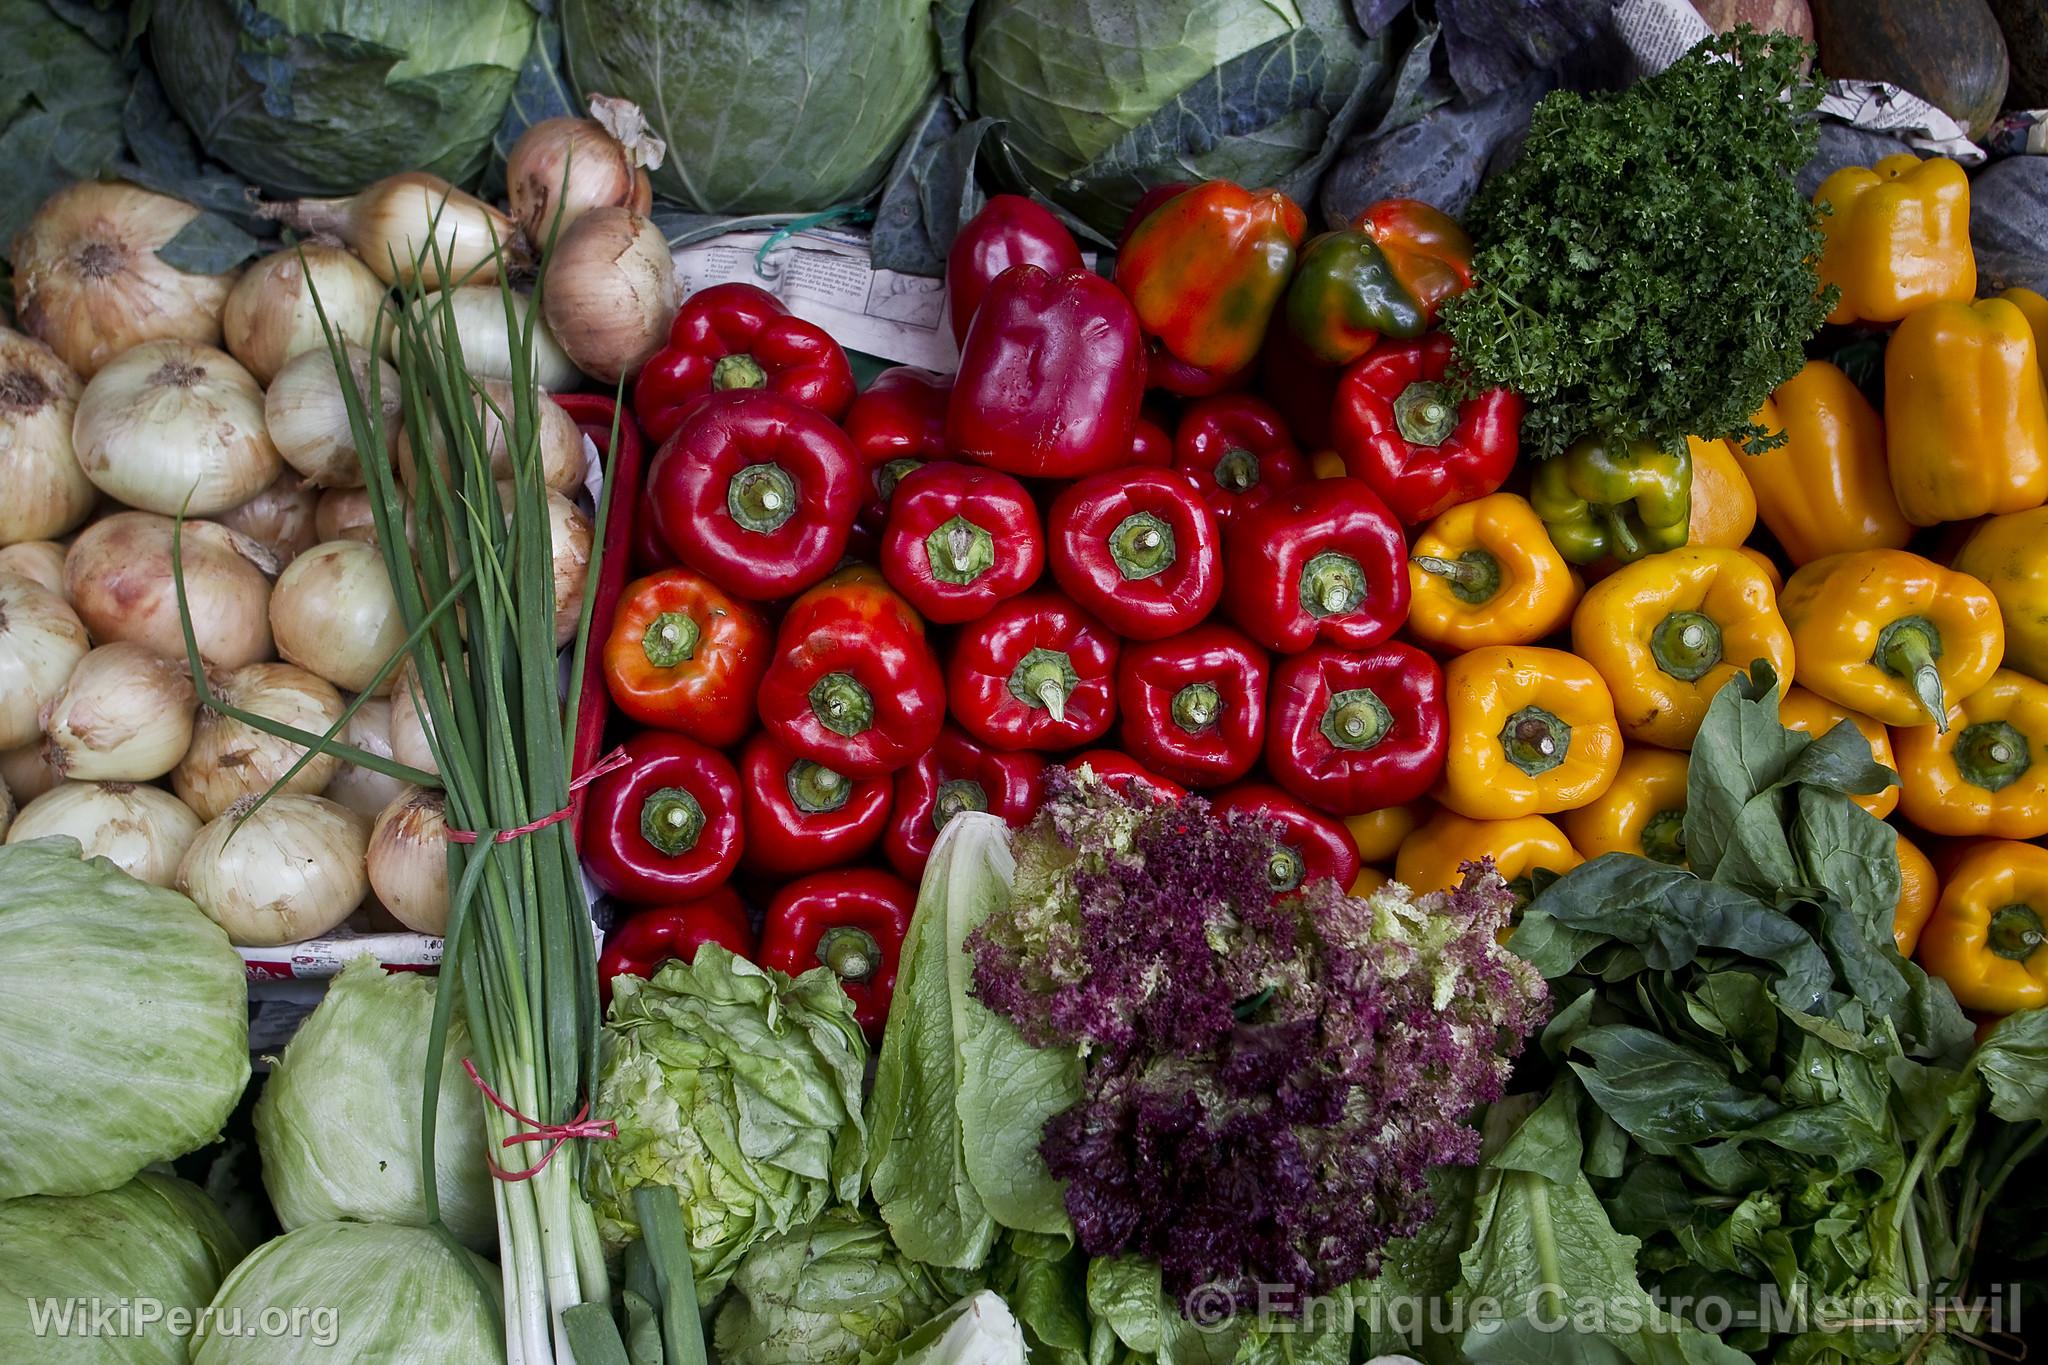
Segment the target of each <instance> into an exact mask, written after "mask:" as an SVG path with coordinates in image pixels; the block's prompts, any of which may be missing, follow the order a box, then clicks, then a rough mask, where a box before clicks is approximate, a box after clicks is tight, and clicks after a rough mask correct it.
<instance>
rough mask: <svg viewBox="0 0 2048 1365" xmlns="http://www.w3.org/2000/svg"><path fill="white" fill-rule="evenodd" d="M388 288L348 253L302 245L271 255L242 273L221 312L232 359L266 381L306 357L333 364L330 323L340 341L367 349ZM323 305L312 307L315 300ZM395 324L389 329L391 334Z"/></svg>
mask: <svg viewBox="0 0 2048 1365" xmlns="http://www.w3.org/2000/svg"><path fill="white" fill-rule="evenodd" d="M389 293H390V290H389V287H388V286H387V285H386V284H385V283H384V281H382V280H380V279H378V278H377V276H376V273H375V272H374V271H372V270H371V269H370V268H369V267H368V266H366V265H364V264H363V263H362V262H361V261H359V260H357V259H356V258H355V256H354V255H353V254H351V253H350V252H349V251H348V250H347V249H346V248H344V247H339V246H335V245H333V244H332V243H329V242H301V243H299V244H298V245H296V246H288V247H285V248H284V249H283V250H281V251H273V252H271V253H270V254H269V255H268V256H265V257H264V258H263V259H262V260H259V261H257V262H256V263H255V264H254V265H252V266H250V267H249V268H248V269H247V270H246V271H244V272H243V274H242V278H241V279H240V280H238V281H236V283H235V287H234V289H233V290H231V291H230V292H229V294H228V299H227V305H226V307H225V308H224V309H223V310H222V312H221V319H220V327H221V335H222V338H223V339H224V340H225V342H226V343H227V348H228V352H229V354H231V355H233V356H234V358H235V359H237V360H239V361H241V362H242V364H243V365H245V366H247V367H248V370H249V373H250V374H253V375H255V376H256V378H257V381H258V382H260V383H263V384H268V383H269V382H270V381H271V380H272V379H274V378H275V377H276V376H277V372H278V371H279V370H282V369H283V368H284V367H285V363H286V362H287V361H289V360H291V359H293V358H294V357H296V356H299V355H303V354H306V353H308V352H314V353H317V354H318V355H319V356H320V358H321V359H322V360H326V359H327V355H328V352H327V333H326V332H325V331H324V330H323V329H322V327H321V322H320V312H321V310H322V309H324V310H325V311H326V314H327V325H328V326H330V327H332V328H333V329H334V330H335V331H336V332H338V333H339V334H340V335H341V337H342V339H343V340H345V341H349V342H352V343H354V344H355V345H358V346H369V345H371V344H373V343H374V342H375V341H376V339H377V335H378V332H377V323H378V319H379V318H381V317H382V316H383V315H384V314H385V313H386V312H387V311H388V309H389V308H390V300H389ZM316 294H317V295H318V296H319V300H320V307H319V308H318V309H316V308H315V307H314V306H313V299H314V296H315V295H316ZM390 331H391V326H390V324H389V323H388V322H387V323H385V325H384V334H385V335H386V336H389V335H390Z"/></svg>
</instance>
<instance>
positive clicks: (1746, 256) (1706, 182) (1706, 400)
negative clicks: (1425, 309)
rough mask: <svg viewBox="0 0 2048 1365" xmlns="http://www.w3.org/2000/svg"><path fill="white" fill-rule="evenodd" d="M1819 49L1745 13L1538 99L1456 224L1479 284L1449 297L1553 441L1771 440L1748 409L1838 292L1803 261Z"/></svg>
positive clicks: (1535, 432) (1790, 363) (1472, 358)
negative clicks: (1670, 61)
mask: <svg viewBox="0 0 2048 1365" xmlns="http://www.w3.org/2000/svg"><path fill="white" fill-rule="evenodd" d="M1810 51H1811V49H1810V48H1809V46H1808V45H1807V44H1806V43H1803V42H1801V41H1799V40H1798V39H1795V38H1790V37H1787V36H1785V35H1783V34H1759V33H1757V32H1755V31H1754V30H1753V29H1751V28H1749V27H1748V26H1747V25H1744V26H1743V27H1742V28H1740V29H1738V30H1737V31H1736V32H1734V33H1731V34H1727V35H1724V36H1722V37H1720V38H1716V39H1711V40H1709V41H1707V42H1704V43H1701V44H1700V45H1699V46H1697V47H1695V48H1694V49H1693V50H1692V51H1691V52H1689V53H1687V54H1686V55H1685V56H1684V57H1682V58H1680V59H1679V60H1678V61H1677V62H1676V63H1675V64H1674V65H1672V66H1671V67H1670V68H1669V69H1668V70H1666V71H1664V72H1662V73H1661V74H1659V75H1656V76H1651V77H1649V78H1648V79H1646V80H1643V81H1639V82H1637V83H1636V84H1635V85H1633V86H1631V87H1629V88H1628V89H1626V90H1623V91H1619V92H1615V93H1609V94H1597V95H1593V96H1589V97H1582V96H1579V95H1577V94H1573V93H1571V92H1569V91H1560V92H1558V93H1555V94H1552V95H1549V96H1547V97H1546V98H1545V99H1544V100H1543V102H1542V103H1541V104H1539V105H1538V106H1537V107H1536V112H1535V116H1534V118H1533V120H1532V121H1531V123H1530V126H1529V136H1528V141H1527V142H1526V144H1525V145H1524V147H1523V150H1522V154H1521V156H1520V158H1519V159H1518V160H1517V161H1516V162H1515V164H1514V165H1513V166H1512V167H1510V168H1509V169H1508V170H1507V171H1506V172H1504V173H1503V174H1501V175H1499V176H1496V177H1495V178H1494V179H1492V180H1490V181H1489V182H1487V184H1486V185H1485V187H1484V188H1483V189H1482V190H1481V191H1480V193H1479V196H1478V198H1477V199H1476V200H1475V201H1474V202H1473V205H1472V208H1471V210H1470V212H1469V214H1468V215H1467V222H1466V226H1467V228H1468V229H1469V230H1470V231H1471V233H1472V235H1473V238H1474V239H1475V241H1477V242H1478V244H1479V248H1480V250H1479V253H1478V255H1477V257H1476V258H1475V259H1474V262H1473V273H1474V275H1475V276H1476V277H1477V280H1478V283H1477V284H1476V285H1475V286H1474V287H1473V289H1472V290H1471V291H1470V292H1469V293H1467V294H1465V295H1463V296H1462V297H1459V298H1457V299H1455V300H1453V301H1452V302H1451V303H1450V304H1448V305H1447V306H1446V308H1445V310H1444V316H1445V320H1446V324H1447V325H1448V327H1449V328H1450V331H1451V335H1452V336H1453V338H1454V339H1455V340H1456V342H1457V344H1458V349H1459V352H1460V354H1461V355H1462V356H1463V358H1464V360H1463V363H1464V366H1465V368H1466V371H1467V376H1466V377H1467V379H1468V381H1469V382H1471V383H1472V384H1474V385H1475V386H1476V387H1492V386H1495V385H1505V386H1506V387H1508V388H1510V389H1513V390H1514V391H1516V392H1517V393H1520V394H1522V395H1523V396H1524V397H1525V398H1526V399H1527V400H1528V402H1529V412H1528V415H1527V417H1526V418H1525V420H1524V422H1523V425H1522V439H1523V442H1524V443H1525V444H1526V446H1527V447H1528V448H1529V449H1530V450H1531V451H1533V452H1534V453H1535V454H1536V455H1537V456H1538V457H1539V458H1545V459H1547V458H1549V457H1550V456H1552V455H1555V454H1557V453H1558V452H1559V451H1561V450H1563V449H1564V448H1565V447H1566V446H1568V445H1570V444H1571V443H1572V442H1573V441H1575V440H1577V439H1578V438H1579V437H1581V436H1585V435H1588V434H1592V433H1601V434H1605V435H1607V436H1609V437H1613V438H1619V439H1623V440H1634V439H1648V440H1651V441H1654V442H1656V443H1658V444H1659V445H1662V446H1664V447H1666V448H1671V449H1676V448H1678V447H1680V446H1682V444H1683V443H1684V440H1685V438H1686V437H1687V436H1688V435H1698V436H1707V437H1714V436H1731V437H1734V438H1737V439H1740V440H1742V441H1743V442H1744V443H1745V444H1746V445H1748V447H1749V448H1750V449H1751V450H1752V451H1756V450H1763V449H1767V448H1769V447H1770V446H1771V445H1774V444H1776V443H1777V441H1779V440H1782V439H1783V438H1782V436H1776V437H1773V436H1772V435H1770V434H1767V433H1765V432H1764V431H1763V429H1762V428H1760V427H1758V426H1757V425H1756V424H1755V423H1754V422H1752V421H1751V420H1750V419H1751V416H1752V415H1753V414H1754V413H1755V412H1756V410H1757V408H1758V407H1759V406H1760V405H1761V403H1762V402H1763V399H1764V398H1765V397H1766V396H1767V395H1768V394H1769V393H1770V392H1771V390H1772V389H1773V388H1775V387H1776V386H1777V385H1778V384H1780V383H1781V382H1783V381H1784V380H1785V379H1787V378H1789V377H1791V375H1792V374H1793V373H1794V372H1796V371H1797V370H1798V369H1799V367H1800V365H1801V364H1802V363H1803V362H1804V360H1805V356H1804V355H1803V353H1802V351H1801V347H1802V345H1803V343H1804V342H1805V341H1806V339H1807V338H1808V337H1810V336H1811V335H1813V333H1814V331H1815V330H1816V329H1818V328H1819V327H1820V325H1821V322H1822V320H1823V319H1825V318H1826V316H1827V314H1828V311H1829V309H1830V308H1831V307H1832V306H1833V291H1832V290H1829V291H1827V292H1826V293H1825V294H1824V293H1823V292H1822V290H1821V288H1820V281H1819V279H1818V278H1817V276H1816V275H1815V273H1814V262H1815V261H1816V260H1817V259H1818V258H1819V255H1820V248H1821V234H1820V229H1819V226H1818V217H1817V213H1816V210H1815V209H1814V208H1813V207H1812V206H1811V205H1810V204H1808V203H1807V201H1806V200H1805V199H1804V198H1802V197H1801V195H1800V193H1799V191H1798V189H1797V187H1796V186H1795V185H1794V183H1793V173H1794V172H1795V171H1796V170H1797V169H1798V168H1799V167H1800V165H1801V164H1803V163H1804V162H1805V161H1806V159H1807V158H1808V157H1809V156H1811V155H1812V154H1813V150H1814V146H1815V143H1816V140H1817V138H1818V132H1817V130H1816V127H1815V125H1814V123H1813V121H1812V119H1810V118H1808V117H1806V116H1807V115H1808V114H1809V113H1810V112H1811V111H1812V110H1813V109H1814V108H1815V107H1816V106H1817V105H1818V103H1819V100H1820V88H1819V86H1817V85H1816V84H1815V83H1814V82H1813V81H1812V80H1810V79H1809V78H1808V77H1806V76H1805V75H1804V74H1803V73H1802V71H1801V69H1800V68H1801V64H1802V62H1803V61H1804V60H1805V59H1806V57H1807V56H1808V54H1809V53H1810Z"/></svg>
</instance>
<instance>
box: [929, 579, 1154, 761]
mask: <svg viewBox="0 0 2048 1365" xmlns="http://www.w3.org/2000/svg"><path fill="white" fill-rule="evenodd" d="M1117 648H1118V646H1117V638H1116V636H1115V634H1114V633H1112V632H1111V631H1110V629H1109V628H1108V627H1107V626H1105V625H1103V624H1102V622H1100V621H1098V620H1096V619H1095V618H1094V617H1093V616H1090V615H1089V614H1088V613H1087V612H1085V611H1083V610H1082V609H1081V608H1080V607H1077V606H1075V605H1074V604H1073V603H1072V602H1070V601H1068V600H1067V599H1066V598H1065V597H1062V596H1061V595H1060V594H1058V593H1055V592H1030V593H1025V594H1024V595H1023V596H1021V597H1013V598H1011V599H1010V600H1009V601H1007V602H1004V603H1002V604H1001V605H1000V606H998V607H997V608H996V609H995V610H994V611H992V612H990V613H989V614H988V615H986V616H984V617H982V618H981V619H980V620H978V621H975V622H973V623H972V624H971V625H970V626H968V627H967V628H966V629H964V630H962V631H961V632H960V635H959V637H958V638H957V639H955V640H954V642H953V657H952V659H951V660H950V661H949V662H948V665H947V669H946V695H947V698H948V699H949V700H950V701H951V703H952V708H953V719H954V720H955V721H956V722H957V723H958V724H959V726H960V728H961V729H963V730H965V731H967V733H968V734H970V735H972V736H973V737H974V738H976V739H978V740H980V741H981V742H982V743H983V744H986V745H988V746H989V747H990V748H992V749H1005V750H1010V749H1038V750H1057V749H1074V748H1078V747H1080V746H1081V745H1083V744H1089V743H1092V742H1093V741H1095V740H1097V739H1099V738H1101V737H1102V736H1103V735H1104V734H1106V733H1108V731H1109V727H1110V724H1111V723H1112V722H1113V721H1114V720H1115V719H1116V664H1117Z"/></svg>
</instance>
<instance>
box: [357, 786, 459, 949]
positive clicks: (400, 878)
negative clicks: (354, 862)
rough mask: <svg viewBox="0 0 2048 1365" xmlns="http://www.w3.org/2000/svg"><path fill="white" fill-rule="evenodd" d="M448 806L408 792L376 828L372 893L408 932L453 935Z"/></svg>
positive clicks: (436, 796)
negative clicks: (449, 900)
mask: <svg viewBox="0 0 2048 1365" xmlns="http://www.w3.org/2000/svg"><path fill="white" fill-rule="evenodd" d="M446 812H447V802H446V801H445V799H444V798H443V797H442V795H441V793H439V792H437V791H429V790H428V789H427V788H425V787H414V786H407V787H406V788H405V790H404V791H402V792H400V793H399V794H398V796H397V797H396V798H395V799H394V800H393V801H392V802H391V804H390V805H388V806H386V807H385V808H384V810H383V811H382V812H381V813H380V814H379V815H378V816H377V823H376V824H375V825H373V826H371V827H370V850H369V854H368V858H367V862H368V863H369V873H370V889H371V890H372V891H375V892H376V893H377V899H378V900H379V901H380V902H382V903H383V906H384V908H385V909H386V910H389V911H390V912H391V914H392V917H393V918H395V919H396V920H398V922H399V923H400V924H403V925H404V926H405V927H406V928H408V929H412V930H415V931H416V932H418V933H422V934H444V933H446V932H448V822H447V818H446Z"/></svg>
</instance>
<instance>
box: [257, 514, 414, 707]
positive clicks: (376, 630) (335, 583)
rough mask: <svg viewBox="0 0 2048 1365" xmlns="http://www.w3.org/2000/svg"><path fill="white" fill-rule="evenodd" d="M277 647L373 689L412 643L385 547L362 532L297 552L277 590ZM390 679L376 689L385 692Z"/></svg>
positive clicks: (302, 662)
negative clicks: (358, 537)
mask: <svg viewBox="0 0 2048 1365" xmlns="http://www.w3.org/2000/svg"><path fill="white" fill-rule="evenodd" d="M270 629H271V633H272V634H273V635H274V636H275V637H276V639H277V652H278V653H279V654H280V655H282V656H283V657H284V658H286V659H289V660H290V661H291V662H293V663H295V664H297V665H298V666H299V667H301V668H304V669H310V670H311V671H312V672H314V673H317V674H319V675H320V676H321V677H323V678H325V679H327V681H329V682H331V683H334V684H335V685H336V686H339V687H345V688H347V689H348V690H349V691H351V692H361V691H365V690H370V681H371V679H373V678H375V677H376V676H377V670H378V669H380V668H382V667H383V666H384V661H385V660H386V659H389V658H390V657H391V656H392V655H393V654H396V653H397V652H398V647H399V646H400V645H401V644H403V643H405V620H404V618H403V617H402V616H400V614H399V611H398V599H397V598H396V597H395V596H393V595H392V591H391V579H390V576H389V575H388V574H386V573H385V571H384V555H383V552H382V551H380V550H378V549H377V547H376V546H374V545H365V544H364V543H363V542H362V541H360V540H330V541H327V542H326V543H325V544H321V545H316V546H314V547H313V548H312V549H310V550H308V551H306V552H305V553H304V554H302V555H300V556H299V557H298V558H297V559H295V560H293V561H292V562H291V564H290V565H289V566H287V567H286V569H285V571H284V572H283V573H282V574H280V575H278V579H277V587H276V588H275V589H273V590H272V592H271V594H270ZM390 690H391V679H389V678H386V679H385V680H384V682H383V684H382V685H381V686H379V687H377V688H375V689H374V692H375V695H377V696H380V697H381V696H384V695H386V694H387V693H389V692H390Z"/></svg>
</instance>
